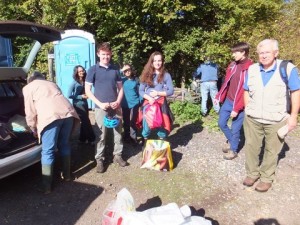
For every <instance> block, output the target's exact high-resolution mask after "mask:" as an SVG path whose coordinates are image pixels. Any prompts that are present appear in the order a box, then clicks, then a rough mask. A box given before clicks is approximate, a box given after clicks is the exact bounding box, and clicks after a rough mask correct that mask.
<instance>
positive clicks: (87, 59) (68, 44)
mask: <svg viewBox="0 0 300 225" xmlns="http://www.w3.org/2000/svg"><path fill="white" fill-rule="evenodd" d="M61 37H62V39H61V40H60V41H55V42H54V63H55V74H56V83H57V85H58V86H59V87H60V89H61V91H62V93H63V94H64V96H66V97H67V98H68V91H69V87H70V85H71V83H72V81H73V70H74V67H75V66H77V65H81V66H83V67H84V68H85V69H86V70H88V69H89V68H90V67H91V66H92V65H94V64H95V63H96V47H95V39H94V35H93V34H91V33H89V32H86V31H83V30H77V29H73V30H66V31H65V32H64V33H62V35H61ZM91 104H92V103H91V102H89V108H93V107H92V105H91Z"/></svg>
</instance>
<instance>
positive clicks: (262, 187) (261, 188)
mask: <svg viewBox="0 0 300 225" xmlns="http://www.w3.org/2000/svg"><path fill="white" fill-rule="evenodd" d="M270 187H272V183H266V182H262V181H260V182H259V183H258V184H257V185H256V187H255V191H258V192H266V191H268V190H269V189H270Z"/></svg>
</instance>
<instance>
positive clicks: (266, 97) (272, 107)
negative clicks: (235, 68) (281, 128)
mask: <svg viewBox="0 0 300 225" xmlns="http://www.w3.org/2000/svg"><path fill="white" fill-rule="evenodd" d="M281 61H282V60H277V67H276V70H275V71H274V74H273V76H272V77H271V79H270V80H269V82H268V83H267V84H266V86H264V85H263V81H262V78H261V76H262V75H261V72H260V67H259V64H258V63H255V64H253V65H251V66H250V67H249V69H248V87H249V101H248V104H247V106H246V108H245V113H246V115H248V116H250V117H252V118H253V119H255V120H257V121H258V122H260V123H264V124H275V123H278V122H280V121H282V120H284V119H285V118H287V116H288V109H289V106H290V97H289V96H288V92H287V84H286V83H285V82H284V81H283V80H282V78H281V75H280V73H279V65H280V63H281ZM294 67H295V66H294V65H293V64H292V63H289V64H288V66H287V76H288V77H287V78H289V76H290V74H291V71H292V69H293V68H294Z"/></svg>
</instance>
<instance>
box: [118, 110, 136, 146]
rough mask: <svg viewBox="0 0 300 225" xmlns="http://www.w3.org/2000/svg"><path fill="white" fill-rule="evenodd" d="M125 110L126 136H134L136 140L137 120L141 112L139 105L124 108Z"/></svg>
mask: <svg viewBox="0 0 300 225" xmlns="http://www.w3.org/2000/svg"><path fill="white" fill-rule="evenodd" d="M122 112H123V122H124V138H125V139H129V138H132V139H134V140H136V132H137V128H136V120H137V117H138V113H139V105H136V106H134V107H133V108H131V109H130V108H122Z"/></svg>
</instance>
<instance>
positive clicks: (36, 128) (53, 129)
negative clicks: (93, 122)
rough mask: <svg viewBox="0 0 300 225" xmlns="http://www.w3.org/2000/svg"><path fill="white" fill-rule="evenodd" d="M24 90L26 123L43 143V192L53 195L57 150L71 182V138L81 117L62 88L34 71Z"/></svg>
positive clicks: (64, 177) (64, 176) (66, 175)
mask: <svg viewBox="0 0 300 225" xmlns="http://www.w3.org/2000/svg"><path fill="white" fill-rule="evenodd" d="M27 83H28V84H27V85H26V86H25V87H24V88H23V95H24V104H25V113H26V122H27V124H28V126H29V127H30V128H31V130H32V132H33V134H34V135H35V136H36V137H39V140H40V141H41V143H42V158H41V163H42V182H43V185H42V191H43V192H44V193H45V194H48V193H50V192H51V186H52V180H53V167H54V160H55V151H56V150H57V149H58V151H59V154H60V156H61V157H62V162H63V173H62V176H63V179H65V180H67V181H68V180H71V169H70V161H71V146H70V142H69V138H70V135H71V131H72V128H73V126H74V124H75V121H74V119H76V121H78V122H79V117H78V115H77V113H76V112H75V110H74V108H73V106H72V105H71V104H70V102H69V101H68V100H67V99H66V98H65V97H64V96H63V94H62V93H61V91H60V89H59V87H58V86H57V85H56V84H55V83H53V82H51V81H47V80H46V79H45V78H44V76H43V74H41V73H40V72H37V71H35V72H33V73H32V74H31V76H30V77H28V80H27Z"/></svg>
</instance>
